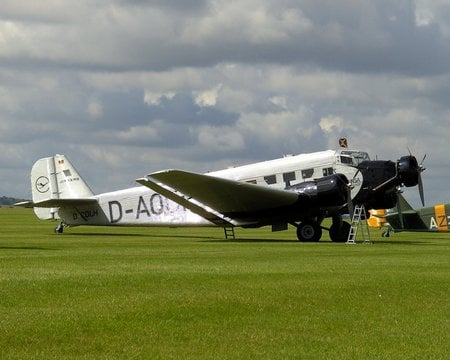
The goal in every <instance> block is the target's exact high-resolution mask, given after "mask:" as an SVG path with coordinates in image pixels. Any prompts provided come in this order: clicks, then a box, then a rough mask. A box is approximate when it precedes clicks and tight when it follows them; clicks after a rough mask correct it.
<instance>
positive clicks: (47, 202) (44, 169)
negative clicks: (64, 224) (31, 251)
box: [31, 155, 94, 220]
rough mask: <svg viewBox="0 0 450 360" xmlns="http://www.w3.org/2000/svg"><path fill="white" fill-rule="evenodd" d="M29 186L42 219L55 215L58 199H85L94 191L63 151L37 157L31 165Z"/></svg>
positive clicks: (36, 211) (35, 209)
mask: <svg viewBox="0 0 450 360" xmlns="http://www.w3.org/2000/svg"><path fill="white" fill-rule="evenodd" d="M31 189H32V195H33V203H34V206H35V207H34V212H35V213H36V215H37V216H38V217H39V218H40V219H42V220H49V219H56V218H57V216H58V214H57V211H58V208H57V207H56V206H57V204H58V200H59V201H61V200H64V199H66V200H68V199H86V198H89V197H92V196H93V195H94V194H93V192H92V190H91V189H90V188H89V186H88V185H87V184H86V182H85V181H84V180H83V179H82V178H81V176H80V175H79V174H78V172H77V170H76V169H75V168H74V167H73V165H72V164H71V163H70V161H69V160H68V159H67V158H66V157H65V156H64V155H55V156H52V157H48V158H43V159H40V160H38V161H36V163H35V164H34V165H33V168H32V169H31ZM39 205H41V206H42V207H39ZM52 205H53V206H55V207H50V206H52Z"/></svg>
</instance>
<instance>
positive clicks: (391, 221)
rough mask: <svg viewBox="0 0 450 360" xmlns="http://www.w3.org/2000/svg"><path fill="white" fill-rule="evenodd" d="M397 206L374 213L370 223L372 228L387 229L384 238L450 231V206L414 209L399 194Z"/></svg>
mask: <svg viewBox="0 0 450 360" xmlns="http://www.w3.org/2000/svg"><path fill="white" fill-rule="evenodd" d="M398 198H399V201H398V203H397V206H396V207H395V208H393V209H390V210H387V211H386V210H382V211H377V212H375V213H372V215H371V216H370V218H369V220H368V222H369V225H370V226H371V227H378V228H381V227H383V226H385V227H387V230H386V231H385V232H384V233H383V237H389V235H390V232H391V231H393V232H401V231H407V232H448V231H449V229H450V204H439V205H435V206H430V207H423V208H420V209H416V210H415V209H413V208H412V206H411V205H410V204H409V203H408V202H407V201H406V199H405V198H404V197H403V196H402V195H401V194H398Z"/></svg>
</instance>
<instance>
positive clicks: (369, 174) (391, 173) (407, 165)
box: [354, 155, 424, 209]
mask: <svg viewBox="0 0 450 360" xmlns="http://www.w3.org/2000/svg"><path fill="white" fill-rule="evenodd" d="M358 170H359V171H360V172H361V173H362V175H363V185H362V188H361V191H360V192H359V193H358V195H357V196H356V198H355V199H354V202H355V203H364V204H366V208H373V209H389V208H392V207H394V206H395V205H396V203H397V189H398V187H400V186H406V187H412V186H416V185H419V193H420V198H421V200H422V203H424V196H423V185H422V179H421V172H422V171H423V170H424V168H423V167H422V165H420V164H419V163H418V162H417V159H416V158H415V157H414V156H413V155H407V156H402V157H401V158H400V159H399V160H397V161H396V162H393V161H380V160H375V161H364V162H362V163H360V164H359V165H358Z"/></svg>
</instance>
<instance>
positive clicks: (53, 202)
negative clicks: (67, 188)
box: [14, 198, 98, 208]
mask: <svg viewBox="0 0 450 360" xmlns="http://www.w3.org/2000/svg"><path fill="white" fill-rule="evenodd" d="M97 203H98V201H97V199H94V198H84V199H47V200H41V201H38V202H33V201H23V202H19V203H16V204H14V206H18V207H25V208H35V207H39V208H62V207H71V206H82V205H93V204H97Z"/></svg>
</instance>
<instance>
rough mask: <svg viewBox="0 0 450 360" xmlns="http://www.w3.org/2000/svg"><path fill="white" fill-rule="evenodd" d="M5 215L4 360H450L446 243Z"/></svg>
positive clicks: (435, 237) (0, 306) (0, 278)
mask: <svg viewBox="0 0 450 360" xmlns="http://www.w3.org/2000/svg"><path fill="white" fill-rule="evenodd" d="M54 225H55V224H52V223H49V222H40V221H38V220H37V219H35V218H34V216H33V214H32V212H31V211H30V210H28V209H0V226H1V232H0V358H2V359H3V358H6V359H30V358H33V359H61V358H84V359H118V358H120V359H122V358H126V359H131V358H137V359H142V358H145V359H237V358H240V359H275V358H276V359H292V358H297V359H447V358H450V348H449V346H450V345H449V344H450V237H449V236H448V235H447V234H431V233H428V234H411V233H402V234H393V235H392V237H391V238H389V239H385V238H382V237H381V233H380V232H379V231H372V234H371V235H372V239H373V240H374V243H373V244H371V245H367V244H357V245H345V244H335V243H331V242H330V241H329V240H328V238H327V237H326V236H324V239H323V240H322V241H321V242H320V243H315V244H308V243H299V242H297V241H295V240H294V238H295V232H294V231H293V230H292V229H291V230H290V231H287V232H279V233H271V232H270V229H267V228H264V229H249V230H242V229H237V230H236V235H237V237H238V239H236V240H233V241H230V240H228V241H227V240H224V239H223V230H222V229H219V228H211V229H195V228H190V229H185V228H179V229H168V228H112V227H103V228H102V227H79V228H72V229H66V231H65V233H64V234H62V235H56V234H53V227H54Z"/></svg>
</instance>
